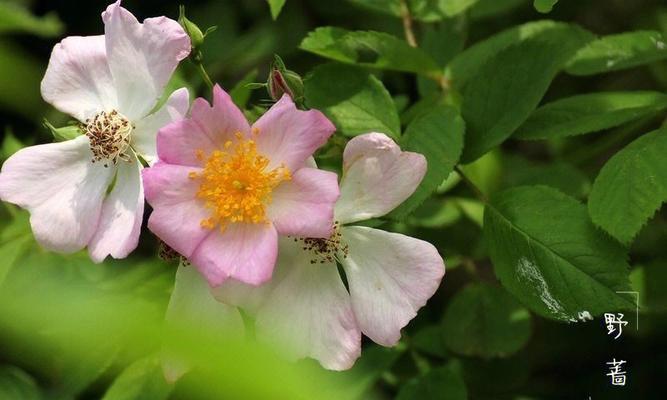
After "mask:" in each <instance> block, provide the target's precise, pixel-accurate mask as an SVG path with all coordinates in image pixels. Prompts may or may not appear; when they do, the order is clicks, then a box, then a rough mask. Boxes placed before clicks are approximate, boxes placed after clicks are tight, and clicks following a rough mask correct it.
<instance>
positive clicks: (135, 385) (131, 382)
mask: <svg viewBox="0 0 667 400" xmlns="http://www.w3.org/2000/svg"><path fill="white" fill-rule="evenodd" d="M171 390H172V386H171V385H169V384H168V383H167V382H166V381H165V379H164V375H163V373H162V367H161V365H160V361H159V358H158V357H156V356H151V357H147V358H143V359H140V360H138V361H135V362H134V363H133V364H131V365H130V366H128V367H127V368H125V370H124V371H123V372H122V373H121V374H120V375H119V376H118V377H117V378H116V379H115V380H114V382H113V383H112V384H111V386H110V387H109V389H108V390H107V392H106V393H105V395H104V397H103V398H102V400H143V399H146V400H163V399H167V398H168V397H169V394H170V393H171Z"/></svg>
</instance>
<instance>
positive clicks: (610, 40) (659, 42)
mask: <svg viewBox="0 0 667 400" xmlns="http://www.w3.org/2000/svg"><path fill="white" fill-rule="evenodd" d="M665 58H667V40H665V38H664V37H663V35H662V34H661V33H660V32H656V31H636V32H625V33H620V34H617V35H609V36H603V37H601V38H599V39H597V40H595V41H593V42H591V43H589V44H588V45H587V46H586V47H584V48H582V49H581V50H579V51H578V52H577V53H576V55H575V56H574V57H573V58H572V60H570V62H569V63H568V65H567V69H566V71H567V72H568V73H569V74H572V75H593V74H599V73H604V72H609V71H617V70H621V69H626V68H632V67H636V66H639V65H644V64H649V63H652V62H655V61H659V60H664V59H665Z"/></svg>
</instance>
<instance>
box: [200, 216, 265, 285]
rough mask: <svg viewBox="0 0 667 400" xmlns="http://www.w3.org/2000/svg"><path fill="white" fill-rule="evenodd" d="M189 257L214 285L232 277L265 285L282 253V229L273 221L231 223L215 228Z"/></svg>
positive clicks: (252, 283) (249, 282)
mask: <svg viewBox="0 0 667 400" xmlns="http://www.w3.org/2000/svg"><path fill="white" fill-rule="evenodd" d="M209 232H210V234H209V235H208V236H207V237H206V239H204V240H203V241H202V242H201V244H200V245H199V247H197V248H196V249H195V250H194V252H193V253H192V256H190V257H189V260H190V261H191V262H192V264H193V265H195V266H196V267H197V269H199V271H201V273H202V274H203V275H204V276H205V277H206V279H207V280H208V282H209V284H210V285H211V286H218V285H220V284H221V283H222V282H224V281H225V280H226V279H228V278H233V279H236V280H238V281H241V282H244V283H248V284H251V285H261V284H262V283H264V282H266V281H267V280H269V279H270V278H271V273H272V272H273V267H274V266H275V263H276V257H277V254H278V233H277V232H276V228H274V227H273V225H270V224H262V223H260V224H250V223H231V224H229V225H228V226H227V227H226V228H225V230H224V232H221V231H220V229H218V228H214V229H212V230H210V231H209Z"/></svg>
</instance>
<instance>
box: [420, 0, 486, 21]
mask: <svg viewBox="0 0 667 400" xmlns="http://www.w3.org/2000/svg"><path fill="white" fill-rule="evenodd" d="M477 1H478V0H409V1H408V5H409V9H410V13H411V14H412V17H413V18H414V19H417V20H420V21H424V22H437V21H441V20H443V19H445V18H450V17H454V16H456V15H458V14H461V13H462V12H464V11H466V10H468V9H469V8H470V7H472V6H473V5H475V3H477Z"/></svg>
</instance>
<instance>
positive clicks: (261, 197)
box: [190, 132, 291, 230]
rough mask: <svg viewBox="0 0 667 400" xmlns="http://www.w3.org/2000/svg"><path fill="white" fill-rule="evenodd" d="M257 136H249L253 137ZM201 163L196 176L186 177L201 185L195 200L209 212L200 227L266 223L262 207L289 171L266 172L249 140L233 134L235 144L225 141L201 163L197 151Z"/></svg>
mask: <svg viewBox="0 0 667 400" xmlns="http://www.w3.org/2000/svg"><path fill="white" fill-rule="evenodd" d="M256 134H257V132H253V135H256ZM197 158H199V159H200V160H201V161H202V162H203V163H204V170H203V171H202V172H200V173H197V172H192V173H190V178H191V179H198V180H200V181H201V183H200V186H199V190H198V192H197V197H198V198H200V199H201V200H203V201H204V202H205V205H206V207H207V208H209V209H210V210H211V211H212V214H211V217H209V218H207V219H204V220H202V221H201V226H203V227H205V228H208V229H212V228H214V227H216V226H219V227H220V229H221V230H224V229H225V227H226V226H227V224H229V223H235V222H247V223H254V224H257V223H262V222H266V221H267V219H266V206H267V205H268V204H269V203H270V202H271V192H272V191H273V189H275V187H276V186H278V185H279V184H280V183H281V182H283V181H286V180H290V179H291V174H290V171H289V169H288V168H287V167H286V166H284V165H281V166H279V167H277V168H274V169H272V170H270V171H269V170H267V167H268V166H269V159H268V158H266V157H264V156H263V155H261V154H258V153H257V145H256V143H255V141H254V140H253V139H245V138H244V137H243V135H241V134H240V133H236V140H235V141H231V140H229V141H227V142H226V143H225V144H224V149H222V150H215V151H213V152H212V153H211V154H210V155H209V156H208V158H207V159H206V160H205V161H204V153H203V151H201V150H198V151H197Z"/></svg>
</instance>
